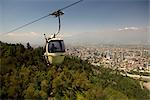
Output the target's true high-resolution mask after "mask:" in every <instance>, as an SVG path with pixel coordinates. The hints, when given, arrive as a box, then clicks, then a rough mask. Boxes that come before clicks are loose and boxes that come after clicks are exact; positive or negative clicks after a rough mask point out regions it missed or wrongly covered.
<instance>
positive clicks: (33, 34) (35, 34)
mask: <svg viewBox="0 0 150 100" xmlns="http://www.w3.org/2000/svg"><path fill="white" fill-rule="evenodd" d="M30 35H31V36H37V35H38V33H36V32H30Z"/></svg>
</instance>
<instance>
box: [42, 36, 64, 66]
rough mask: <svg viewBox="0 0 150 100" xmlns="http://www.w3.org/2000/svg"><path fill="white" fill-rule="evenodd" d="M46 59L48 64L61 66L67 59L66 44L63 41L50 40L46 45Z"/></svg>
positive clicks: (57, 39)
mask: <svg viewBox="0 0 150 100" xmlns="http://www.w3.org/2000/svg"><path fill="white" fill-rule="evenodd" d="M45 49H46V50H45V53H44V56H45V59H46V62H47V63H48V64H53V65H59V64H61V63H62V62H63V61H64V58H65V44H64V41H63V39H60V38H51V39H48V41H47V42H46V45H45Z"/></svg>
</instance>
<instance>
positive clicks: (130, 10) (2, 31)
mask: <svg viewBox="0 0 150 100" xmlns="http://www.w3.org/2000/svg"><path fill="white" fill-rule="evenodd" d="M76 1H78V0H0V41H4V42H8V43H27V42H30V43H31V44H34V45H35V44H36V45H37V44H38V45H43V44H44V43H45V39H44V35H43V34H44V33H45V34H46V35H47V36H49V35H52V34H54V33H56V32H57V29H58V19H57V18H54V17H53V16H49V17H47V18H45V19H42V20H40V21H38V22H36V23H33V24H31V25H29V26H27V27H24V28H22V29H19V30H17V31H14V32H11V33H6V32H8V31H11V30H13V29H15V28H17V27H19V26H21V25H24V24H26V23H28V22H31V21H33V20H36V19H37V18H40V17H42V16H45V15H47V14H49V13H52V12H53V11H55V10H58V9H60V8H63V7H64V6H67V5H69V4H71V3H74V2H76ZM149 5H150V0H83V1H82V2H80V3H78V4H76V5H74V6H72V7H70V8H68V9H65V10H64V11H63V12H64V13H65V14H64V15H63V16H62V17H61V25H62V27H61V34H59V35H60V37H63V39H64V41H65V43H66V44H84V43H85V44H148V45H150V11H149V9H150V6H149Z"/></svg>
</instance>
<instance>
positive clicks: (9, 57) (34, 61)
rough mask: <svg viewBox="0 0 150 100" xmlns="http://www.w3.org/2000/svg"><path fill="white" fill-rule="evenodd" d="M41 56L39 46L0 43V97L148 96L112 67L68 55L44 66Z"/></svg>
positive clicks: (79, 99) (87, 98) (125, 99)
mask: <svg viewBox="0 0 150 100" xmlns="http://www.w3.org/2000/svg"><path fill="white" fill-rule="evenodd" d="M42 55H43V48H42V47H38V48H35V49H34V48H32V47H31V46H30V44H29V43H27V47H24V46H23V45H22V44H8V43H3V42H0V69H1V74H0V85H1V89H0V98H14V99H15V98H22V99H24V98H27V99H31V98H35V99H36V98H37V99H40V98H46V99H47V98H50V99H65V100H66V99H68V100H70V99H77V100H82V99H83V100H84V99H85V100H95V99H97V100H99V99H103V100H109V99H115V100H116V99H119V100H120V99H122V100H128V99H138V100H141V99H142V100H143V99H149V96H148V95H149V91H148V90H146V89H141V87H140V84H139V81H137V80H133V79H131V78H129V77H124V76H122V75H120V73H119V72H118V71H116V70H111V69H107V68H104V67H103V66H101V67H96V66H93V65H91V64H89V63H88V62H87V61H82V60H81V59H80V58H76V57H72V56H66V57H65V61H64V62H63V64H61V65H59V66H52V65H51V66H47V65H46V63H45V60H44V59H43V56H42Z"/></svg>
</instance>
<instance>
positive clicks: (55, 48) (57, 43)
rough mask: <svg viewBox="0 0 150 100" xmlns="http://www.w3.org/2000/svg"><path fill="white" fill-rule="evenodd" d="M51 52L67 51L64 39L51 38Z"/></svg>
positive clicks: (49, 48) (49, 50)
mask: <svg viewBox="0 0 150 100" xmlns="http://www.w3.org/2000/svg"><path fill="white" fill-rule="evenodd" d="M48 52H49V53H57V52H65V45H64V42H63V40H51V41H50V42H49V44H48Z"/></svg>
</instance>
